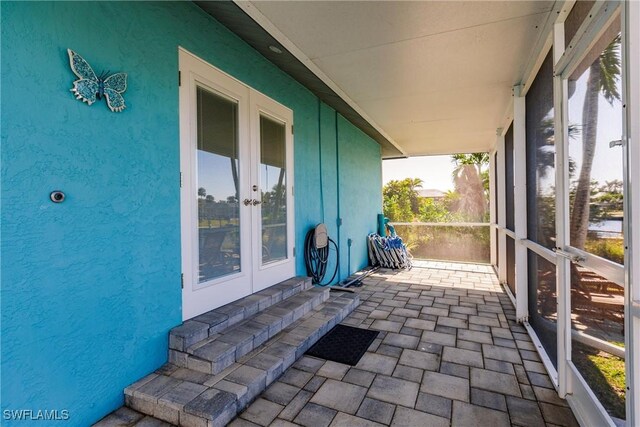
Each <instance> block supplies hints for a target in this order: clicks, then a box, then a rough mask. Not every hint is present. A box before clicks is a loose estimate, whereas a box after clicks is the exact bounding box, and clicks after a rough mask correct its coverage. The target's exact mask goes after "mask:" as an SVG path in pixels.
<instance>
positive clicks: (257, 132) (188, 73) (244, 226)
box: [179, 49, 295, 319]
mask: <svg viewBox="0 0 640 427" xmlns="http://www.w3.org/2000/svg"><path fill="white" fill-rule="evenodd" d="M179 61H180V74H181V84H180V90H179V93H180V101H179V102H180V168H181V203H180V205H181V223H182V226H181V232H182V275H183V277H182V287H183V289H182V305H183V310H182V312H183V314H182V317H183V319H189V318H192V317H194V316H197V315H198V314H201V313H204V312H206V311H208V310H211V309H213V308H216V307H219V306H221V305H224V304H227V303H229V302H232V301H235V300H237V299H239V298H242V297H243V296H246V295H249V294H251V293H253V292H256V291H258V290H261V289H264V288H266V287H268V286H271V285H273V284H275V283H277V282H279V281H281V280H285V279H287V278H289V277H291V276H293V274H294V271H295V265H294V264H295V263H294V257H293V243H292V242H293V233H294V228H293V192H292V188H293V186H292V178H293V137H292V133H291V129H292V122H293V113H292V112H291V110H290V109H288V108H286V107H284V106H282V105H280V104H278V103H276V102H275V101H273V100H271V99H270V98H268V97H266V96H264V95H262V94H260V93H258V92H257V91H255V90H253V89H251V88H250V87H248V86H246V85H244V84H243V83H241V82H239V81H237V80H235V79H233V78H232V77H230V76H228V75H227V74H225V73H223V72H221V71H220V70H218V69H216V68H215V67H213V66H211V65H210V64H208V63H206V62H204V61H202V60H201V59H199V58H197V57H195V56H194V55H192V54H190V53H188V52H186V51H184V50H182V49H180V50H179Z"/></svg>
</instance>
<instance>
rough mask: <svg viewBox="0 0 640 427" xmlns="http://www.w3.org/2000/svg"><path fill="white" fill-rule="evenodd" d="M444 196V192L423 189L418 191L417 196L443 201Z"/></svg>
mask: <svg viewBox="0 0 640 427" xmlns="http://www.w3.org/2000/svg"><path fill="white" fill-rule="evenodd" d="M446 194H447V193H445V192H444V191H440V190H436V189H433V188H424V189H421V190H418V196H420V197H422V198H424V199H434V200H441V199H444V196H445V195H446Z"/></svg>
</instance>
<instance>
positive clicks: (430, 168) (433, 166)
mask: <svg viewBox="0 0 640 427" xmlns="http://www.w3.org/2000/svg"><path fill="white" fill-rule="evenodd" d="M453 168H454V163H453V162H452V161H451V156H420V157H411V158H409V159H394V160H383V162H382V183H383V184H386V183H387V182H389V181H391V180H394V179H395V180H401V179H405V178H420V179H422V181H424V184H422V188H425V189H426V188H429V189H435V190H441V191H447V190H453V182H452V180H451V174H452V173H453Z"/></svg>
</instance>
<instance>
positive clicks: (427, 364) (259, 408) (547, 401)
mask: <svg viewBox="0 0 640 427" xmlns="http://www.w3.org/2000/svg"><path fill="white" fill-rule="evenodd" d="M356 291H357V292H358V293H359V294H360V299H361V304H360V306H359V307H358V308H357V309H356V310H355V311H354V312H353V313H352V314H351V315H350V316H349V317H348V318H347V319H345V321H343V322H342V323H343V324H347V325H351V326H357V327H361V328H367V329H375V330H378V331H380V334H379V335H378V338H377V339H376V340H375V341H374V342H373V343H372V344H371V346H370V347H369V349H368V351H367V353H366V354H365V355H364V356H363V358H362V359H361V360H360V362H359V363H358V364H357V365H356V366H348V365H342V364H340V363H336V362H330V361H325V360H323V359H317V358H313V357H309V356H303V357H302V358H301V359H300V360H298V361H297V362H296V363H295V364H294V365H293V366H292V367H291V368H289V369H288V370H287V371H286V372H285V374H284V375H283V376H282V377H280V378H279V379H278V381H276V382H275V383H273V384H272V385H271V386H270V387H269V388H268V389H267V390H266V391H265V392H264V393H263V394H262V395H261V396H260V397H259V398H258V399H257V400H256V401H255V402H254V403H252V404H251V405H250V406H249V407H248V408H247V409H246V410H245V411H244V412H242V413H241V414H240V415H239V417H238V418H236V419H235V420H234V421H233V422H232V423H231V425H232V426H234V427H241V426H255V425H261V426H291V425H303V426H313V427H322V426H360V425H363V426H364V425H369V426H371V425H373V426H376V425H392V426H453V427H459V426H464V427H471V426H491V427H500V426H523V427H525V426H526V427H533V426H556V425H561V426H577V425H578V423H577V422H576V420H575V418H574V416H573V414H572V412H571V410H570V409H569V407H568V406H567V404H566V402H565V401H564V400H562V399H560V398H558V395H557V394H556V392H555V390H554V389H553V385H552V383H551V381H550V379H549V377H548V376H547V374H546V371H545V369H544V366H543V365H542V363H541V361H540V358H539V357H538V354H537V352H536V351H535V348H534V346H533V344H532V342H531V339H530V338H529V336H528V335H527V333H526V330H525V329H524V328H523V327H522V326H521V325H519V324H517V323H516V322H515V309H514V308H513V305H512V304H511V300H510V299H509V297H508V296H507V295H506V294H505V292H504V290H503V289H502V287H501V286H500V284H499V283H498V280H497V278H496V276H495V274H494V272H493V269H492V268H491V267H490V266H487V265H478V264H460V263H445V262H432V261H421V262H419V263H417V266H416V267H414V268H413V269H412V270H410V271H401V272H397V271H392V270H379V271H378V272H377V273H375V274H373V275H371V276H369V277H368V278H366V279H365V280H364V285H363V286H362V287H361V288H356Z"/></svg>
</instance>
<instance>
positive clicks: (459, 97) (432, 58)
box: [243, 1, 554, 156]
mask: <svg viewBox="0 0 640 427" xmlns="http://www.w3.org/2000/svg"><path fill="white" fill-rule="evenodd" d="M553 3H554V2H553V1H423V2H397V1H353V2H351V1H348V2H347V1H345V2H342V1H340V2H334V1H253V2H251V3H250V5H249V6H250V7H247V6H248V5H247V4H245V6H244V7H243V8H244V9H245V10H247V9H254V8H255V9H257V11H258V13H259V14H261V15H262V17H261V18H265V19H266V20H265V19H263V22H261V24H262V25H263V27H265V29H267V31H269V30H270V29H269V28H268V27H269V26H271V27H272V28H271V29H273V28H275V29H276V31H277V32H279V33H280V34H279V37H276V38H277V39H279V40H280V41H282V36H284V37H285V38H286V39H287V40H286V44H285V46H286V45H290V44H293V45H295V47H296V48H297V50H298V57H299V56H300V54H302V56H303V58H300V57H299V58H298V59H301V60H302V61H303V62H306V63H307V64H313V66H314V67H316V68H317V69H318V70H320V71H321V72H322V73H323V74H324V75H325V78H328V79H330V81H331V82H332V84H333V85H334V86H336V87H338V88H339V89H341V90H342V91H343V92H344V93H345V94H346V95H347V96H348V97H349V98H350V100H351V101H352V102H353V103H355V104H356V107H357V108H358V109H359V110H361V111H362V112H364V113H365V114H366V116H367V117H368V118H369V119H370V120H371V121H372V122H373V123H372V124H373V125H374V126H376V127H377V128H379V129H381V130H382V131H383V132H384V133H385V134H387V135H388V136H389V137H390V138H391V139H392V140H393V142H395V144H396V145H397V146H398V147H399V148H400V149H401V150H402V151H403V152H404V153H405V154H407V155H409V156H417V155H429V154H449V153H453V152H476V151H486V150H489V149H491V148H492V147H493V145H494V143H495V138H496V129H497V128H499V127H502V126H503V125H504V122H505V119H506V114H507V108H508V106H509V103H510V98H511V96H512V87H513V86H514V85H515V84H518V83H520V81H521V79H522V77H523V76H522V74H523V73H524V71H525V70H524V69H525V66H526V64H527V62H528V61H529V59H530V57H531V55H533V54H534V52H532V50H533V48H534V45H535V44H536V42H537V41H538V38H540V36H541V32H542V28H543V26H544V23H545V21H546V19H547V16H548V14H549V13H550V11H551V10H552V6H553ZM251 6H252V7H251ZM265 22H266V23H267V25H265ZM271 33H272V34H273V32H271Z"/></svg>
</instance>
